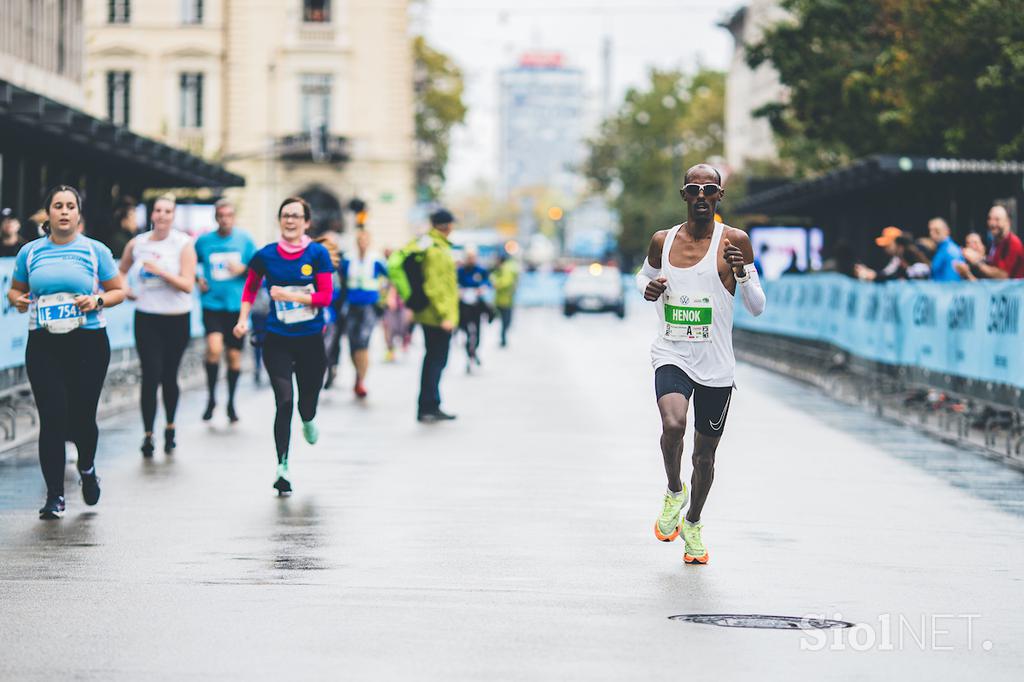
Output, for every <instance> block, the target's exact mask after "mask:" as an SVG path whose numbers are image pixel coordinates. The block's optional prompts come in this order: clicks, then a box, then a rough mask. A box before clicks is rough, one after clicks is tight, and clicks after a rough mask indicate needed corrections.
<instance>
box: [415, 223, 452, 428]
mask: <svg viewBox="0 0 1024 682" xmlns="http://www.w3.org/2000/svg"><path fill="white" fill-rule="evenodd" d="M454 222H455V218H454V217H453V216H452V214H451V213H449V212H448V211H446V210H445V209H443V208H442V209H439V210H437V211H435V212H434V213H433V214H431V216H430V224H431V226H432V227H431V230H430V232H429V234H428V235H427V237H426V238H424V242H427V240H428V239H429V243H426V248H425V249H424V256H423V293H425V294H426V296H427V300H428V301H429V302H428V304H427V307H426V308H424V309H423V310H421V311H419V312H418V313H416V315H415V319H416V322H418V323H419V324H420V325H421V326H422V327H423V340H424V343H425V345H426V348H427V352H426V354H425V355H424V356H423V372H422V373H421V374H420V399H419V411H418V414H417V416H416V418H417V419H418V420H419V421H421V422H427V423H432V422H438V421H444V420H449V419H455V415H452V414H448V413H447V412H444V411H442V410H441V388H440V386H441V373H442V372H444V368H445V365H447V364H448V347H449V346H450V345H451V341H452V332H453V331H454V330H455V328H456V327H457V326H458V324H459V286H458V282H457V281H456V277H455V260H454V259H453V258H452V245H451V242H449V241H448V235H449V234H451V231H452V223H454Z"/></svg>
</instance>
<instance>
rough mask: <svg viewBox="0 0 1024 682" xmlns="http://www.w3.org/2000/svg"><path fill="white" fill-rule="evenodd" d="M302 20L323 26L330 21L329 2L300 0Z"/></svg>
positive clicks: (323, 0) (326, 0)
mask: <svg viewBox="0 0 1024 682" xmlns="http://www.w3.org/2000/svg"><path fill="white" fill-rule="evenodd" d="M302 20H303V21H308V22H310V23H316V24H325V23H328V22H330V20H331V0H302Z"/></svg>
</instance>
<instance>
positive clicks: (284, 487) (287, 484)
mask: <svg viewBox="0 0 1024 682" xmlns="http://www.w3.org/2000/svg"><path fill="white" fill-rule="evenodd" d="M274 490H276V491H277V494H278V495H280V496H281V497H285V496H286V495H291V494H292V484H291V481H289V480H288V479H287V478H285V477H284V476H278V477H277V480H276V481H274Z"/></svg>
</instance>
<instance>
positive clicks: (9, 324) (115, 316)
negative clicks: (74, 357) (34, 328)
mask: <svg viewBox="0 0 1024 682" xmlns="http://www.w3.org/2000/svg"><path fill="white" fill-rule="evenodd" d="M13 274H14V259H13V258H0V286H3V301H2V303H0V306H2V308H0V310H2V314H0V369H7V368H9V367H20V366H21V365H24V364H25V343H26V342H27V341H28V315H22V314H21V313H19V312H18V309H17V308H15V307H14V306H12V305H11V304H10V303H9V302H8V301H7V292H8V290H10V288H11V276H12V275H13ZM103 315H104V317H106V319H107V336H109V337H110V347H111V348H112V349H115V350H116V349H118V348H133V347H134V346H135V305H134V304H133V303H132V302H131V301H125V302H124V303H122V304H121V305H119V306H116V307H114V308H111V309H110V310H105V311H104V312H103ZM202 318H203V315H202V309H201V307H200V305H199V295H198V293H197V294H196V295H195V296H194V298H193V303H192V316H191V319H190V320H189V321H190V322H191V324H192V337H193V338H197V337H201V336H202V335H203V319H202Z"/></svg>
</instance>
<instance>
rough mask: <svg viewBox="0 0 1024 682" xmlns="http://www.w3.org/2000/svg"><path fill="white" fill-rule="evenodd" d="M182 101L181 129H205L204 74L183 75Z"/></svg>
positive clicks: (181, 85) (181, 86) (180, 87)
mask: <svg viewBox="0 0 1024 682" xmlns="http://www.w3.org/2000/svg"><path fill="white" fill-rule="evenodd" d="M179 89H180V97H179V99H180V101H181V117H180V119H179V123H180V125H181V128H184V129H188V128H202V127H203V74H201V73H183V74H181V84H180V86H179Z"/></svg>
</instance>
